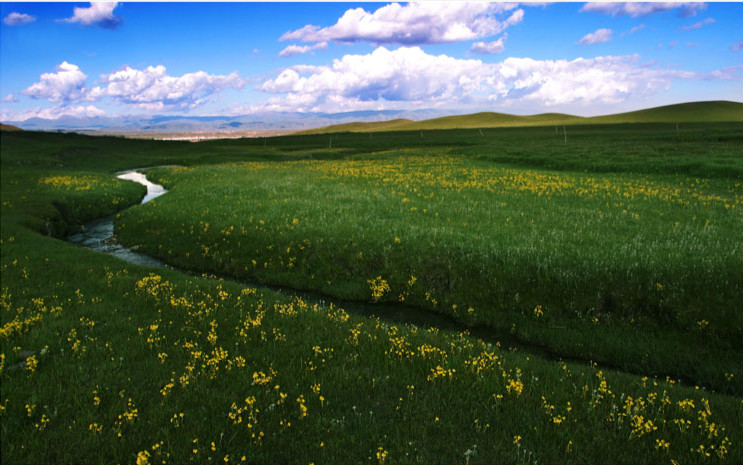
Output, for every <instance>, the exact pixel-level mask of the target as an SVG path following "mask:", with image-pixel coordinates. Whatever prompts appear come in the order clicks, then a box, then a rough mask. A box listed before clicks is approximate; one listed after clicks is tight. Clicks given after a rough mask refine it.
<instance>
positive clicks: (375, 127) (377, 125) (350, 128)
mask: <svg viewBox="0 0 743 465" xmlns="http://www.w3.org/2000/svg"><path fill="white" fill-rule="evenodd" d="M411 123H415V121H413V120H409V119H404V118H401V119H393V120H389V121H378V122H373V123H345V124H333V125H331V126H324V127H321V128H316V129H309V130H307V131H301V132H298V133H297V134H326V133H330V132H372V131H397V130H399V128H400V127H406V126H407V125H408V124H411Z"/></svg>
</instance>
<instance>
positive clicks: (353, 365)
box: [0, 123, 743, 463]
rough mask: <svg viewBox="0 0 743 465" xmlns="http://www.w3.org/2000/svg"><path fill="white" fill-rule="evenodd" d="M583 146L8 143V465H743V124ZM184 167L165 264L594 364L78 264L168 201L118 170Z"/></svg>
mask: <svg viewBox="0 0 743 465" xmlns="http://www.w3.org/2000/svg"><path fill="white" fill-rule="evenodd" d="M568 131H569V132H568V142H567V144H565V143H564V137H563V134H562V132H560V134H555V132H554V127H535V128H508V129H497V130H496V129H488V130H483V131H482V135H481V134H480V131H478V130H476V129H475V130H472V129H468V130H456V131H431V132H425V133H424V135H423V137H422V138H421V136H420V131H414V132H398V133H378V134H377V133H375V134H373V135H372V136H371V137H370V136H369V135H368V134H335V135H333V136H332V141H331V140H330V136H328V135H317V136H309V135H304V136H294V137H290V136H286V137H278V138H271V139H268V140H265V141H264V140H242V141H213V142H207V143H198V144H190V143H163V142H150V141H132V140H125V139H117V138H91V137H82V136H77V135H62V134H42V133H28V132H13V133H8V132H3V133H2V141H1V142H2V171H1V172H2V230H1V231H0V239H1V240H2V243H0V246H1V247H2V259H1V261H0V267H1V268H0V271H1V272H2V284H1V288H2V289H1V290H2V296H1V297H0V317H1V318H2V321H1V322H2V334H0V341H2V351H1V352H2V366H3V368H2V373H1V374H0V380H1V382H2V385H1V386H0V405H2V411H0V421H1V422H2V430H1V431H0V434H1V436H0V439H1V440H2V450H3V454H2V461H3V462H7V463H39V462H45V463H48V462H65V463H89V462H115V463H122V462H129V463H135V462H139V463H148V462H149V463H161V462H162V461H163V460H166V461H167V462H169V463H185V462H191V461H192V462H198V463H204V462H208V461H210V460H211V461H212V462H214V463H216V462H220V463H224V462H230V463H234V462H240V461H241V459H242V458H243V456H244V457H245V461H246V462H253V463H255V462H261V463H265V462H269V463H277V462H296V463H310V462H314V463H348V462H364V463H410V462H418V461H419V462H423V463H455V462H457V463H460V462H465V463H493V462H498V463H534V462H538V463H556V462H561V463H594V462H602V463H628V462H631V463H659V462H665V463H667V462H670V461H671V460H675V461H678V462H680V463H688V462H696V463H698V462H729V463H739V462H741V461H743V450H742V449H741V447H740V446H739V444H741V443H742V442H743V429H742V427H741V425H742V424H743V412H742V411H741V388H740V379H741V378H743V372H742V371H741V367H740V361H741V352H742V351H743V350H742V348H741V342H740V341H741V327H743V323H742V322H741V314H742V312H741V305H743V304H742V303H741V302H743V300H742V299H741V298H740V297H741V293H742V288H743V270H741V257H742V251H741V244H743V241H741V239H742V237H741V236H743V230H742V228H741V224H742V223H741V211H742V210H741V208H743V206H742V205H741V197H742V196H743V192H742V191H743V189H742V188H741V181H740V179H741V174H742V173H743V158H742V157H741V148H743V145H742V144H743V133H742V132H741V127H740V124H739V123H736V124H718V123H716V124H682V125H680V128H679V131H678V132H677V130H676V127H675V124H647V125H631V124H627V125H615V126H573V127H570V128H568ZM331 144H332V148H329V146H330V145H331ZM318 160H320V161H318ZM245 161H251V162H258V163H242V162H245ZM159 165H184V166H187V167H189V168H187V169H183V168H176V169H158V170H156V171H155V170H153V171H152V172H151V174H152V176H151V177H157V178H159V179H161V180H163V181H164V182H166V187H169V188H171V189H172V190H171V192H170V193H168V194H167V195H165V196H164V197H161V198H159V199H157V200H155V201H154V202H152V203H150V204H147V205H145V206H142V207H136V208H134V209H131V210H127V211H126V212H124V213H123V214H122V216H121V218H120V219H119V223H120V225H121V226H123V228H122V230H121V234H122V236H123V239H124V240H126V241H128V242H130V243H141V245H142V246H143V247H144V248H146V249H147V250H148V251H149V252H151V253H153V254H155V255H159V256H161V257H164V258H165V260H167V261H171V262H173V263H177V264H179V265H181V266H184V267H187V268H192V269H195V270H204V271H209V272H215V273H219V274H223V275H225V276H238V277H250V278H252V279H255V280H262V281H268V282H274V283H280V284H288V285H292V286H297V287H304V288H313V289H319V290H321V291H322V292H325V293H328V294H333V295H342V296H350V297H354V298H361V299H365V300H372V299H374V298H375V297H373V293H374V292H375V290H376V291H377V293H378V297H376V299H377V300H381V301H384V300H399V297H400V295H401V294H402V295H403V296H404V298H405V299H406V302H408V303H414V304H417V305H420V306H423V307H426V308H428V309H430V310H431V311H439V312H446V313H451V314H453V315H455V316H456V317H457V318H459V319H461V320H462V321H465V322H468V323H472V324H477V325H488V326H491V327H493V328H494V329H493V330H494V331H495V333H496V334H497V333H498V331H504V332H505V333H504V338H506V337H508V338H509V339H511V338H514V337H515V338H518V339H520V340H521V341H522V342H523V343H524V344H525V346H529V345H530V344H535V345H539V346H541V347H542V349H543V351H546V352H550V353H552V356H553V357H555V358H559V357H560V356H563V357H566V358H568V357H569V358H570V359H581V360H583V361H582V362H581V361H580V360H575V363H567V364H563V363H559V362H556V361H553V360H551V359H549V360H548V359H543V358H542V357H539V356H535V355H533V354H531V353H530V352H529V351H525V350H528V347H527V348H525V350H517V351H507V350H503V349H502V348H500V347H497V346H486V345H485V344H483V343H482V342H480V341H478V340H476V339H473V338H471V337H469V336H467V335H463V334H459V333H447V332H444V331H423V330H420V329H416V328H412V327H405V326H399V325H398V326H395V325H391V324H386V323H384V322H380V321H377V320H375V319H368V318H361V317H356V316H353V315H351V316H349V315H347V314H346V313H345V312H343V311H341V310H338V309H336V308H327V307H325V306H314V305H310V304H307V303H305V302H303V301H301V300H298V299H289V298H286V297H282V296H279V295H278V294H275V293H272V292H269V291H256V290H253V289H251V288H244V287H243V286H240V285H238V284H235V283H231V282H219V281H214V280H209V279H202V278H193V277H189V276H186V275H184V274H182V273H178V272H174V271H168V270H152V269H147V268H143V267H138V266H133V265H127V264H124V263H122V262H120V261H117V260H115V259H113V258H109V257H106V256H101V255H99V254H96V253H93V252H90V251H87V250H84V249H79V248H75V247H73V246H71V245H69V244H66V243H64V242H63V241H60V240H58V239H56V238H55V237H57V238H58V237H61V236H63V235H64V233H65V232H68V231H71V230H74V229H75V228H76V227H77V225H78V224H80V223H81V222H84V221H86V220H88V219H91V218H94V217H97V216H100V215H103V214H106V213H109V212H113V211H114V210H117V209H121V208H124V207H125V206H126V205H130V204H133V203H134V202H135V201H136V199H137V198H138V197H139V196H141V195H142V194H143V189H142V188H141V187H140V186H136V185H133V184H131V183H126V182H123V181H117V180H115V179H114V178H113V173H114V172H115V171H118V170H122V169H126V168H134V167H145V166H159ZM625 194H626V195H625ZM405 199H407V201H405ZM424 210H425V211H424ZM625 210H626V212H625ZM436 213H438V216H436ZM521 213H523V214H524V216H523V217H522V216H521ZM661 215H662V216H661ZM295 219H296V220H297V221H296V222H295V221H294V220H295ZM261 221H262V222H263V223H262V224H261ZM464 222H466V223H467V225H466V226H465V225H464V224H462V223H464ZM676 223H678V224H676ZM230 226H232V229H230ZM192 230H193V231H194V233H193V234H191V231H192ZM396 239H399V241H398V240H396ZM305 240H307V241H309V242H305ZM269 246H270V247H271V248H268V247H269ZM205 248H206V249H207V250H205ZM287 249H290V250H287ZM362 257H363V258H362ZM252 260H255V261H256V263H255V265H254V264H253V262H252ZM264 263H265V265H264ZM289 264H292V266H291V267H289V266H288V265H289ZM246 268H247V269H246ZM153 272H154V273H156V274H154V275H150V274H151V273H153ZM313 274H314V276H313ZM411 275H414V276H415V277H416V280H415V282H414V283H413V284H410V285H409V284H408V283H409V282H410V281H411ZM378 277H380V278H381V279H377V278H378ZM328 281H330V282H328ZM369 281H371V283H370V282H369ZM382 281H384V282H386V283H387V285H389V286H390V290H386V289H385V287H384V285H383V284H382ZM426 292H428V293H429V295H428V297H427V296H426ZM516 294H518V295H519V299H518V300H516V299H515V295H516ZM609 296H610V297H609ZM432 299H435V300H436V303H434V302H433V301H432ZM455 304H458V306H457V308H456V309H455V308H453V307H452V305H455ZM470 305H471V306H472V307H473V312H469V311H468V309H469V306H470ZM580 344H582V345H580ZM590 358H593V359H594V360H598V361H600V362H601V363H602V364H604V365H605V366H616V367H621V368H623V369H624V370H626V371H629V372H634V373H640V374H631V373H620V372H618V371H615V370H612V369H608V368H604V369H602V368H600V367H594V366H592V365H590V364H589V363H588V362H587V360H586V359H590ZM24 360H25V361H24ZM22 362H23V363H22ZM578 362H580V363H578ZM666 374H667V375H670V376H671V379H677V378H680V379H681V380H682V383H679V382H673V381H666V378H665V376H664V375H666ZM654 375H660V376H659V379H657V380H656V379H654ZM687 384H688V385H687ZM695 384H698V385H701V386H704V387H703V388H701V389H695V388H694V387H693V385H695ZM212 443H213V444H212Z"/></svg>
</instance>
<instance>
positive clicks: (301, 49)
mask: <svg viewBox="0 0 743 465" xmlns="http://www.w3.org/2000/svg"><path fill="white" fill-rule="evenodd" d="M326 48H328V43H327V42H320V43H317V44H315V45H294V44H292V45H289V46H288V47H286V48H285V49H284V50H282V51H280V52H279V56H282V57H291V56H294V55H302V54H304V53H307V52H311V51H312V50H322V49H326Z"/></svg>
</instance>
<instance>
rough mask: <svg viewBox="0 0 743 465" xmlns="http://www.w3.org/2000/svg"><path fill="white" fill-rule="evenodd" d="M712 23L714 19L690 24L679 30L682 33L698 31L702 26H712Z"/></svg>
mask: <svg viewBox="0 0 743 465" xmlns="http://www.w3.org/2000/svg"><path fill="white" fill-rule="evenodd" d="M714 22H715V20H714V18H707V19H705V20H704V21H699V22H698V23H695V24H692V25H690V26H682V27H681V30H682V31H693V30H694V29H699V28H701V27H702V26H705V25H707V24H712V23H714Z"/></svg>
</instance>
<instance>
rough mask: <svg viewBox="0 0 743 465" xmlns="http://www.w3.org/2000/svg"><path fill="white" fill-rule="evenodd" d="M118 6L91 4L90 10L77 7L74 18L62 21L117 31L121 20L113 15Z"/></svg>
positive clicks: (101, 3) (116, 4)
mask: <svg viewBox="0 0 743 465" xmlns="http://www.w3.org/2000/svg"><path fill="white" fill-rule="evenodd" d="M118 4H119V3H118V2H91V3H90V6H89V7H88V8H81V7H75V8H74V9H73V15H72V17H70V18H65V19H62V20H60V21H63V22H65V23H80V24H82V25H84V26H92V25H96V26H99V27H102V28H106V29H116V28H117V27H118V26H119V25H120V24H121V18H119V17H117V16H114V13H113V12H114V8H116V7H117V6H118Z"/></svg>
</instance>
